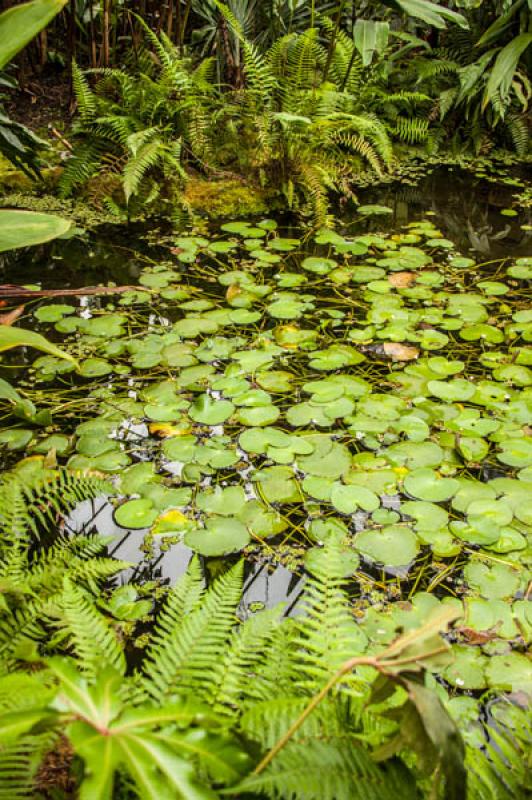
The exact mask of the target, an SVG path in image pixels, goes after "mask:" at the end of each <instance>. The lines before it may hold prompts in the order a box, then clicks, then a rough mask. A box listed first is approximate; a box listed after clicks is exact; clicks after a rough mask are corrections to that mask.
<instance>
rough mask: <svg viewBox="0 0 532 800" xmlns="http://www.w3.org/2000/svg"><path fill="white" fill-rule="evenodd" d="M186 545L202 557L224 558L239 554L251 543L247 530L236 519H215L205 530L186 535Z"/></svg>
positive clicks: (208, 523)
mask: <svg viewBox="0 0 532 800" xmlns="http://www.w3.org/2000/svg"><path fill="white" fill-rule="evenodd" d="M184 541H185V544H186V545H188V547H190V549H191V550H194V552H196V553H200V554H201V555H202V556H224V555H226V554H227V553H237V552H238V551H239V550H242V549H243V548H244V547H246V545H248V544H249V542H250V541H251V537H250V535H249V533H248V530H247V528H246V527H245V525H243V524H242V523H241V522H239V521H238V520H236V519H226V518H224V517H213V518H212V519H208V520H207V522H206V524H205V528H196V529H195V530H193V531H188V533H186V534H185V539H184Z"/></svg>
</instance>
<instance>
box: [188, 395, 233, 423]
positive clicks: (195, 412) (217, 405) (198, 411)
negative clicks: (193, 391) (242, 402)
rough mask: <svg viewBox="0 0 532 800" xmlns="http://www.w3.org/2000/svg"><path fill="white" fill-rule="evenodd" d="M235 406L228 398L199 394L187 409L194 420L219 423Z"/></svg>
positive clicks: (224, 419) (227, 416) (228, 415)
mask: <svg viewBox="0 0 532 800" xmlns="http://www.w3.org/2000/svg"><path fill="white" fill-rule="evenodd" d="M234 410H235V407H234V405H233V404H232V403H231V402H230V401H229V400H216V399H215V398H213V397H211V396H210V395H208V394H201V395H200V396H199V397H198V398H197V399H196V400H195V401H194V403H193V404H192V405H191V406H190V409H189V411H188V414H189V417H190V418H191V419H193V420H194V422H201V423H203V424H204V425H221V424H222V423H223V422H225V421H226V420H227V419H229V417H230V416H231V415H232V413H233V412H234Z"/></svg>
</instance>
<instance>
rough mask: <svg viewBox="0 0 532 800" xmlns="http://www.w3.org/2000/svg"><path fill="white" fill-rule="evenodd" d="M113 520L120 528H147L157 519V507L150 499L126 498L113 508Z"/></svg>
mask: <svg viewBox="0 0 532 800" xmlns="http://www.w3.org/2000/svg"><path fill="white" fill-rule="evenodd" d="M114 516H115V522H116V523H117V525H120V527H122V528H130V529H133V530H134V529H135V528H149V527H150V526H151V525H152V524H153V523H154V522H155V520H156V519H157V509H156V508H154V505H153V503H152V501H151V500H148V499H146V498H140V499H138V500H128V501H127V503H123V504H122V505H120V506H118V508H117V509H116V510H115V515H114Z"/></svg>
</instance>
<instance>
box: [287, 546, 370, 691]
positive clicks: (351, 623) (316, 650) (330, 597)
mask: <svg viewBox="0 0 532 800" xmlns="http://www.w3.org/2000/svg"><path fill="white" fill-rule="evenodd" d="M344 585H345V580H344V551H343V549H342V546H341V545H340V543H339V542H336V541H331V542H330V544H328V546H327V547H326V548H324V549H323V550H321V551H319V552H318V553H317V557H316V558H315V559H314V560H313V562H312V565H311V575H310V576H309V579H308V581H307V584H306V586H305V594H304V604H303V607H304V610H305V615H304V616H303V617H301V619H300V620H299V619H298V620H297V626H298V629H299V636H298V642H297V643H298V645H299V651H298V656H297V658H298V662H299V664H300V666H299V669H300V681H301V685H302V686H303V687H305V686H308V687H310V686H313V685H314V686H315V685H319V684H324V683H325V682H326V681H327V680H328V679H329V678H330V677H331V675H332V674H333V673H334V672H336V671H337V670H338V668H339V667H340V666H341V664H342V663H343V662H344V661H347V660H348V659H349V658H352V657H353V656H355V655H360V654H361V653H363V652H364V650H365V649H366V644H367V643H366V639H365V637H364V635H363V634H362V633H361V632H360V631H359V629H358V627H357V625H356V622H355V620H354V619H353V617H352V616H351V614H350V613H349V608H348V602H347V595H346V593H345V590H344Z"/></svg>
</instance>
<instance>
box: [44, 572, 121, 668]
mask: <svg viewBox="0 0 532 800" xmlns="http://www.w3.org/2000/svg"><path fill="white" fill-rule="evenodd" d="M60 603H61V611H62V615H61V618H60V620H59V621H58V623H57V624H58V626H59V627H60V629H61V631H62V632H66V633H67V634H68V637H69V643H70V645H71V647H72V648H73V649H74V652H75V653H76V656H77V658H78V659H79V662H80V664H81V666H82V668H83V670H84V671H85V672H86V673H87V674H88V675H91V676H94V675H97V674H98V672H99V671H100V670H101V669H102V668H103V669H104V668H105V667H106V666H110V667H114V669H116V670H117V671H118V672H120V673H121V674H123V673H124V672H125V658H124V653H123V651H122V648H121V647H120V645H119V643H118V641H117V638H116V635H115V634H114V632H113V631H112V630H111V629H110V627H109V625H108V623H107V622H106V621H105V619H104V618H103V617H102V615H101V614H100V612H99V611H98V610H97V609H96V607H95V605H94V603H93V602H92V600H91V599H90V597H89V596H88V595H87V594H86V593H85V592H84V591H83V590H82V589H80V588H79V587H78V586H75V585H74V584H73V583H72V582H71V581H70V579H69V578H65V580H64V589H63V593H62V595H61V601H60Z"/></svg>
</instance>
